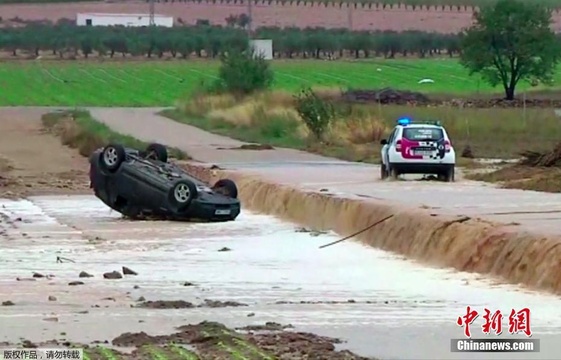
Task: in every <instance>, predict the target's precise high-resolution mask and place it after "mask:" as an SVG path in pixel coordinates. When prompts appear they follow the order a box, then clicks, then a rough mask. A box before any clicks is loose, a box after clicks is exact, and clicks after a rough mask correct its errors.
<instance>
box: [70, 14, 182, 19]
mask: <svg viewBox="0 0 561 360" xmlns="http://www.w3.org/2000/svg"><path fill="white" fill-rule="evenodd" d="M76 15H85V16H110V17H131V16H134V17H149V16H150V14H116V13H78V14H76ZM154 17H167V18H170V17H173V16H166V15H159V14H154Z"/></svg>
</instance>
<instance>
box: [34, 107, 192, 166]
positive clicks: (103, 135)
mask: <svg viewBox="0 0 561 360" xmlns="http://www.w3.org/2000/svg"><path fill="white" fill-rule="evenodd" d="M42 122H43V126H44V127H45V128H46V129H48V130H49V131H51V132H53V133H54V134H55V135H57V136H59V137H60V139H61V142H62V143H63V144H64V145H67V146H69V147H71V148H75V149H77V150H78V151H79V153H80V155H82V156H90V154H91V153H92V152H93V151H94V150H96V149H98V148H100V147H103V146H105V145H107V144H108V143H111V142H117V143H121V144H123V145H124V146H126V147H131V148H136V149H144V148H146V147H147V146H148V143H146V142H143V141H140V140H138V139H135V138H133V137H131V136H127V135H123V134H120V133H118V132H115V131H113V130H111V129H110V128H109V127H108V126H106V125H105V124H102V123H100V122H99V121H97V120H95V119H94V118H92V116H91V115H90V113H89V112H88V111H84V110H71V111H59V112H52V113H48V114H45V115H43V116H42ZM168 152H169V155H170V156H172V157H174V158H176V159H188V158H189V157H188V155H187V154H186V153H185V152H183V151H181V150H179V149H176V148H168Z"/></svg>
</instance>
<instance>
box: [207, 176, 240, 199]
mask: <svg viewBox="0 0 561 360" xmlns="http://www.w3.org/2000/svg"><path fill="white" fill-rule="evenodd" d="M212 191H216V192H217V193H219V194H222V195H225V196H227V197H230V198H232V199H237V198H238V187H237V186H236V183H235V182H233V181H232V180H230V179H221V180H218V181H217V182H216V183H215V184H214V186H213V187H212Z"/></svg>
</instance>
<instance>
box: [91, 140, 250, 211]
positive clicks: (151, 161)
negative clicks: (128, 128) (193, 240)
mask: <svg viewBox="0 0 561 360" xmlns="http://www.w3.org/2000/svg"><path fill="white" fill-rule="evenodd" d="M90 187H91V188H92V189H93V190H94V192H95V195H96V196H97V197H98V198H99V199H101V201H103V202H104V203H105V204H106V205H107V206H109V207H110V208H111V209H113V210H115V211H118V212H119V213H121V214H123V215H125V216H126V217H129V218H132V219H142V218H162V219H168V220H179V221H190V220H195V221H197V220H198V221H230V220H235V219H236V217H237V216H238V215H239V214H240V202H239V200H238V199H237V197H238V189H237V187H236V184H235V183H234V182H233V181H232V180H228V179H222V180H219V181H217V182H216V184H214V186H212V188H209V187H208V186H207V185H206V184H204V183H203V182H201V181H199V180H197V179H195V178H194V177H192V176H190V175H189V174H188V173H186V172H185V170H183V169H181V168H180V167H179V166H177V165H174V164H171V163H169V162H168V152H167V149H166V147H165V146H163V145H161V144H150V145H149V146H148V147H147V148H146V149H145V150H144V151H140V150H136V149H131V148H125V147H124V146H122V145H119V144H109V145H107V146H106V147H104V148H101V149H98V150H96V151H94V153H93V154H92V155H91V156H90Z"/></svg>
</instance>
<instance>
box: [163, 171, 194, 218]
mask: <svg viewBox="0 0 561 360" xmlns="http://www.w3.org/2000/svg"><path fill="white" fill-rule="evenodd" d="M196 196H197V187H196V186H195V184H193V183H192V182H190V181H188V180H184V179H181V180H178V181H176V182H175V183H174V184H173V186H172V187H171V189H170V191H169V202H170V204H171V205H172V206H173V207H174V208H175V209H176V210H177V211H180V210H183V209H186V208H187V207H189V205H190V204H191V201H193V199H194V198H195V197H196Z"/></svg>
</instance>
